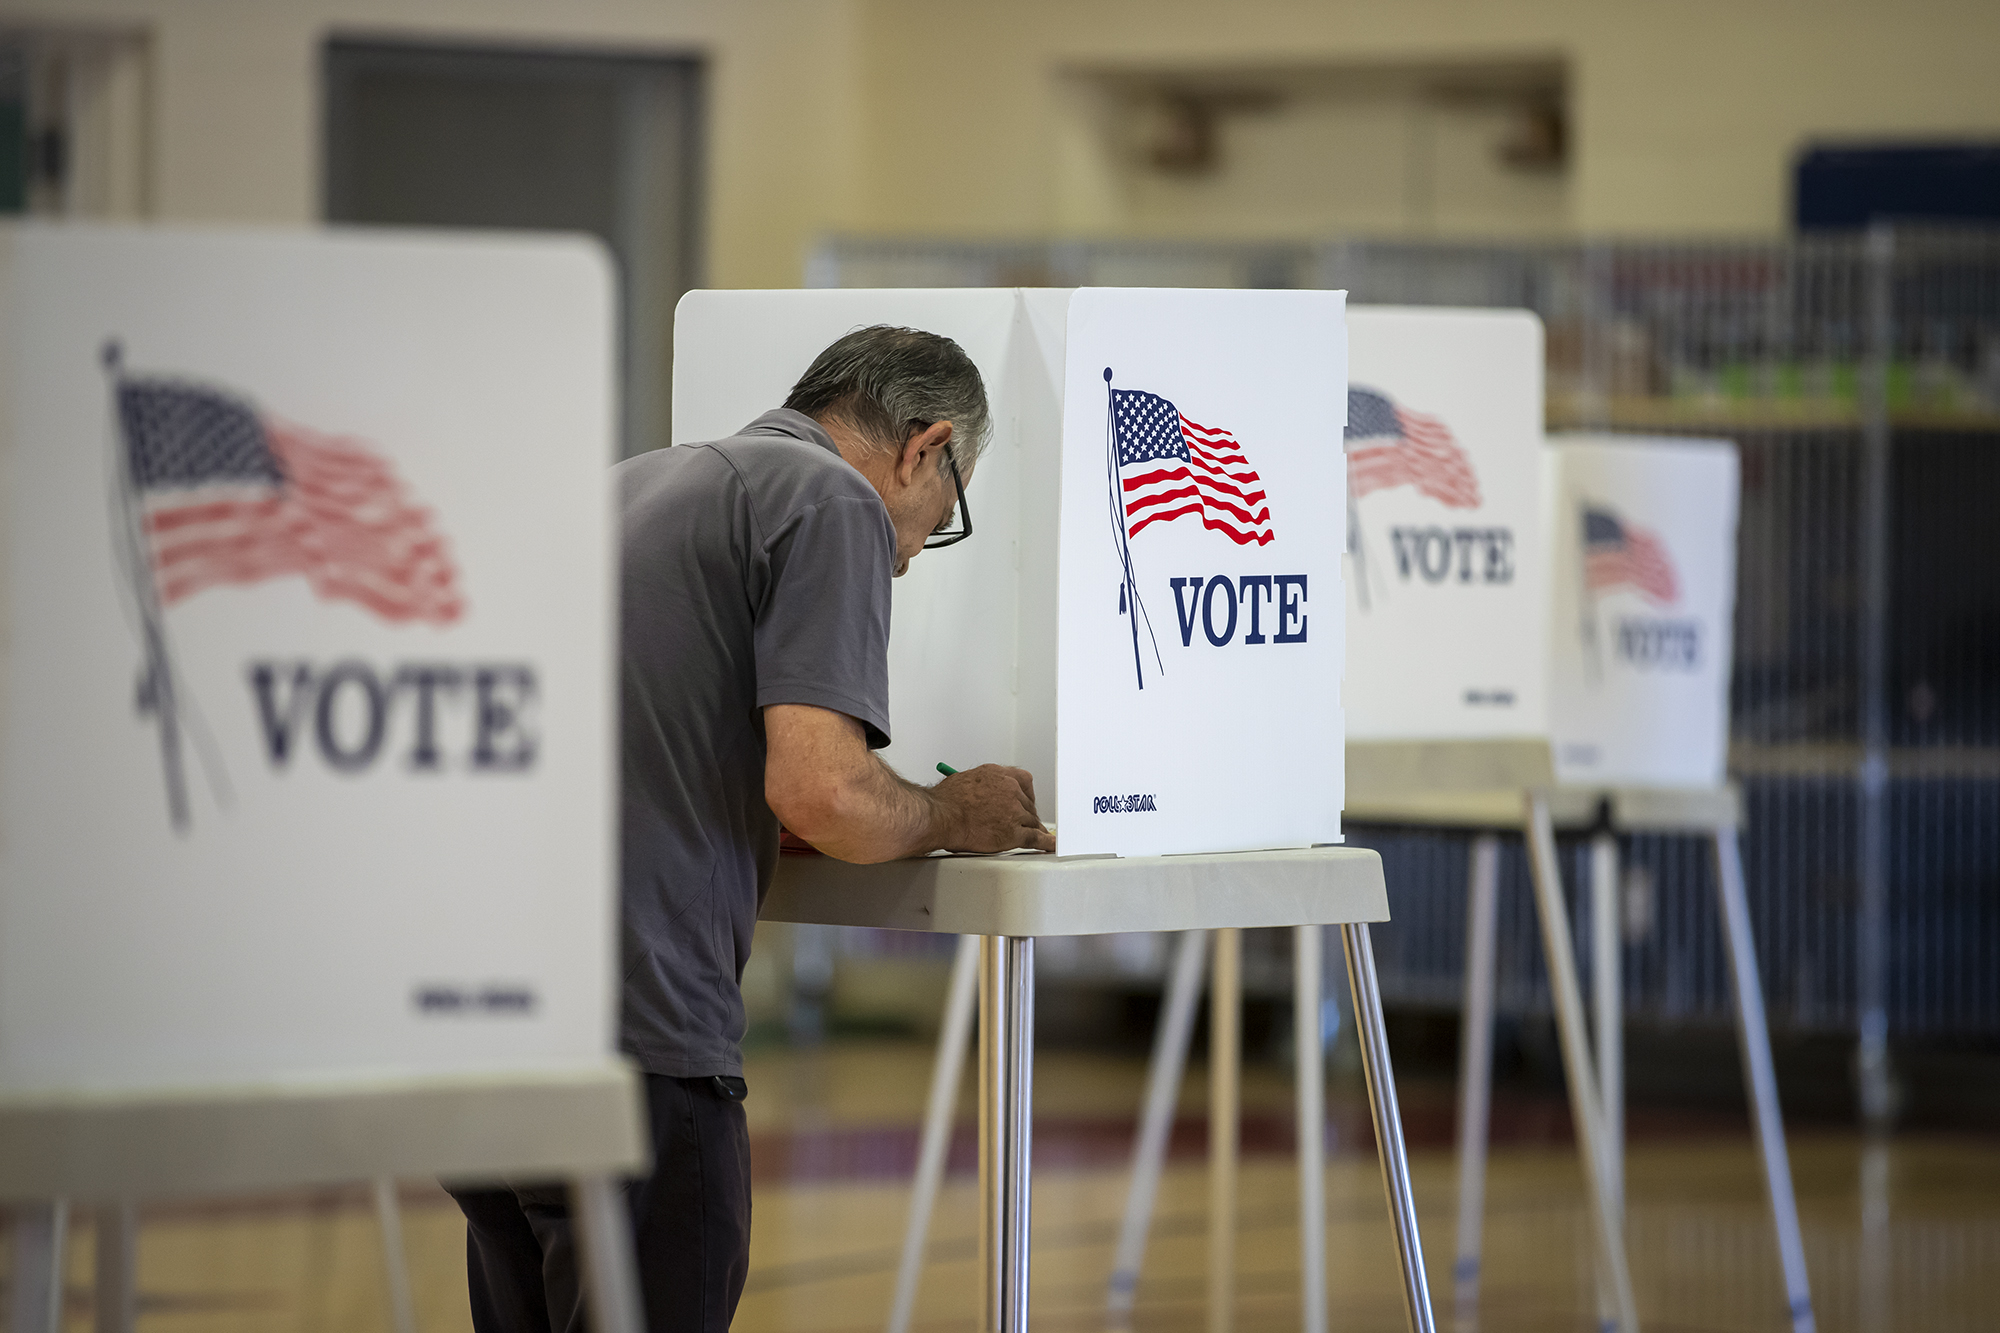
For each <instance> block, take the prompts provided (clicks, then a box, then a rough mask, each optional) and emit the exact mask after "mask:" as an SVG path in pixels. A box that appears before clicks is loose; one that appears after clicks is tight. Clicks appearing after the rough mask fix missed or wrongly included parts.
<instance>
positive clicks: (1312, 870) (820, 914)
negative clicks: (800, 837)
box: [763, 847, 1389, 936]
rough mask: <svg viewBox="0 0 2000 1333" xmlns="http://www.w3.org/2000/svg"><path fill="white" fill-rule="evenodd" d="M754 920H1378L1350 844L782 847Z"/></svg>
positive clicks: (1180, 923) (1366, 865)
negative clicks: (909, 854)
mask: <svg viewBox="0 0 2000 1333" xmlns="http://www.w3.org/2000/svg"><path fill="white" fill-rule="evenodd" d="M763 918H764V920H766V921H791V922H798V923H801V924H809V925H832V926H881V927H886V928H888V929H890V930H928V931H937V932H940V933H944V934H951V935H1015V936H1027V935H1104V934H1110V933H1112V932H1115V931H1127V930H1205V929H1213V928H1217V927H1224V926H1240V927H1255V926H1310V925H1339V924H1345V923H1349V922H1357V921H1387V920H1388V919H1389V899H1388V895H1387V893H1386V891H1385V890H1384V887H1383V882H1382V859H1381V857H1379V856H1378V855H1376V854H1375V853H1374V852H1372V851H1368V850H1366V849H1364V848H1359V847H1312V848H1301V849H1298V850H1293V851H1279V852H1227V853H1219V854H1216V855H1209V856H1135V857H1117V856H1043V855H1018V854H1016V855H1007V856H929V857H923V858H920V859H917V860H910V861H890V862H887V863H886V864H883V865H872V866H859V865H850V864H849V863H847V862H845V861H836V860H834V859H833V858H832V857H827V856H816V855H798V854H791V853H787V854H786V855H784V856H782V857H781V858H780V859H779V865H778V875H777V879H776V881H775V882H774V883H773V884H772V886H771V892H770V894H769V895H768V896H767V897H766V899H765V901H764V911H763Z"/></svg>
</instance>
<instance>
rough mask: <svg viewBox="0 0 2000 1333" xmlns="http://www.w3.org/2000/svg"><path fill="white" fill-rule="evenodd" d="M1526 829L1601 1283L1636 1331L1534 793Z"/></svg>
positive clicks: (1572, 975) (1548, 837) (1555, 872)
mask: <svg viewBox="0 0 2000 1333" xmlns="http://www.w3.org/2000/svg"><path fill="white" fill-rule="evenodd" d="M1527 834H1528V863H1529V866H1530V867H1531V868H1532V870H1533V871H1534V875H1533V879H1534V883H1535V914H1536V915H1537V916H1539V917H1540V918H1541V923H1542V952H1543V953H1544V954H1545V955H1546V958H1545V961H1546V962H1547V964H1548V969H1549V991H1550V993H1551V995H1552V996H1553V998H1554V1000H1555V1007H1556V1035H1557V1036H1558V1037H1559V1038H1560V1039H1561V1045H1562V1056H1563V1081H1564V1082H1565V1083H1567V1084H1568V1085H1569V1105H1570V1117H1571V1119H1573V1120H1574V1121H1575V1122H1576V1134H1577V1143H1578V1147H1579V1148H1580V1149H1581V1152H1580V1153H1579V1154H1578V1155H1579V1156H1580V1157H1581V1158H1582V1159H1583V1174H1584V1179H1585V1181H1586V1182H1587V1183H1588V1185H1589V1188H1590V1198H1591V1213H1592V1219H1593V1221H1594V1223H1595V1229H1596V1240H1597V1261H1598V1276H1599V1278H1600V1286H1601V1289H1602V1290H1603V1291H1605V1292H1608V1293H1609V1295H1610V1297H1611V1307H1612V1310H1613V1311H1614V1312H1615V1313H1616V1316H1617V1319H1618V1326H1619V1328H1620V1329H1622V1330H1623V1333H1638V1330H1639V1315H1638V1308H1637V1305H1636V1303H1635V1302H1634V1300H1633V1298H1632V1274H1631V1270H1630V1269H1629V1268H1628V1267H1627V1266H1626V1262H1625V1241H1624V1236H1623V1234H1622V1231H1621V1228H1620V1227H1619V1225H1618V1212H1617V1208H1616V1207H1615V1205H1614V1203H1613V1201H1612V1196H1611V1191H1610V1187H1609V1185H1610V1182H1608V1181H1607V1180H1606V1179H1605V1172H1604V1163H1605V1160H1606V1156H1605V1144H1604V1140H1605V1131H1604V1117H1603V1113H1602V1110H1601V1108H1600V1107H1599V1106H1598V1103H1597V1077H1596V1074H1595V1072H1594V1071H1593V1070H1592V1068H1591V1059H1590V1041H1589V1037H1588V1036H1587V1035H1586V1025H1585V1022H1584V1013H1583V993H1582V991H1581V989H1580V988H1579V987H1578V985H1577V980H1576V952H1575V946H1574V945H1573V944H1572V943H1571V940H1570V931H1569V914H1568V912H1567V911H1566V910H1565V909H1564V907H1563V895H1562V872H1561V870H1560V869H1559V868H1558V866H1557V864H1556V835H1555V828H1554V826H1553V825H1552V824H1551V823H1550V822H1549V803H1548V798H1547V797H1546V796H1544V795H1542V794H1541V793H1539V792H1535V793H1531V794H1530V795H1529V796H1528V798H1527Z"/></svg>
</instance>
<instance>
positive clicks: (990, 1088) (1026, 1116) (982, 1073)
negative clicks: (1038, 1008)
mask: <svg viewBox="0 0 2000 1333" xmlns="http://www.w3.org/2000/svg"><path fill="white" fill-rule="evenodd" d="M1034 1041H1035V942H1034V940H1033V939H1027V938H1017V937H1015V936H1011V935H988V936H984V937H982V938H981V939H980V941H979V1254H980V1261H981V1262H980V1270H981V1288H982V1289H981V1291H980V1302H979V1328H980V1333H1027V1329H1028V1226H1029V1213H1030V1208H1029V1174H1028V1173H1029V1151H1030V1147H1031V1144H1032V1139H1033V1136H1032V1132H1031V1124H1032V1103H1033V1091H1034Z"/></svg>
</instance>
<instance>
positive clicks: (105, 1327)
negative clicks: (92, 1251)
mask: <svg viewBox="0 0 2000 1333" xmlns="http://www.w3.org/2000/svg"><path fill="white" fill-rule="evenodd" d="M138 1275H139V1206H138V1205H137V1204H135V1203H133V1202H132V1200H130V1199H118V1200H116V1201H114V1202H110V1203H104V1204H100V1205H98V1208H97V1297H96V1305H97V1317H96V1319H95V1320H93V1321H92V1322H93V1323H94V1325H95V1326H96V1329H97V1333H132V1325H133V1323H134V1322H135V1321H136V1320H137V1319H138V1317H139V1283H138ZM57 1279H58V1280H60V1279H61V1274H58V1275H57Z"/></svg>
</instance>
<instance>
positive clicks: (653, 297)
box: [323, 38, 703, 458]
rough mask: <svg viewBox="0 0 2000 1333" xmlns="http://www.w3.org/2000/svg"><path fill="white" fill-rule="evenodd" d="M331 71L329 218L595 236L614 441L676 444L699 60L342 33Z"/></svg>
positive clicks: (330, 47)
mask: <svg viewBox="0 0 2000 1333" xmlns="http://www.w3.org/2000/svg"><path fill="white" fill-rule="evenodd" d="M323 72H324V76H325V80H324V87H325V95H326V119H325V127H326V129H325V133H326V139H325V178H324V186H325V192H324V198H325V214H326V219H327V221H329V222H350V223H374V224H382V225H391V226H404V227H408V226H435V227H472V228H484V227H493V228H508V229H526V230H548V231H581V232H588V233H590V234H591V235H594V236H596V237H598V238H599V239H600V240H602V241H603V242H604V243H605V245H606V246H608V247H609V249H610V251H611V253H612V256H613V258H614V261H615V263H616V265H617V289H618V308H619V360H620V365H619V372H620V374H619V382H620V385H621V389H620V400H621V401H620V412H621V428H620V441H619V446H620V454H621V456H622V457H627V458H629V457H631V456H632V455H634V454H637V453H642V452H644V451H645V450H648V449H654V448H658V447H660V446H663V445H666V444H668V443H670V442H671V441H670V439H669V430H670V425H671V422H672V420H673V414H672V403H671V394H672V386H673V318H674V304H675V302H677V301H678V300H679V299H680V297H681V294H682V293H683V292H685V291H687V290H688V289H689V288H690V287H693V286H695V285H696V283H697V282H698V281H699V278H700V271H701V259H702V255H701V220H702V216H703V210H702V189H701V178H702V163H701V138H702V133H701V130H702V126H701V110H702V95H703V88H702V80H703V71H702V63H701V61H700V59H699V58H696V57H690V56H638V55H624V54H594V53H578V52H567V51H544V50H530V49H521V48H490V47H478V48H475V47H463V46H440V45H431V44H418V43H406V42H383V41H373V40H367V41H364V40H349V39H343V38H336V39H333V40H331V41H329V42H328V43H327V44H326V48H325V53H324V71H323Z"/></svg>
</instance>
